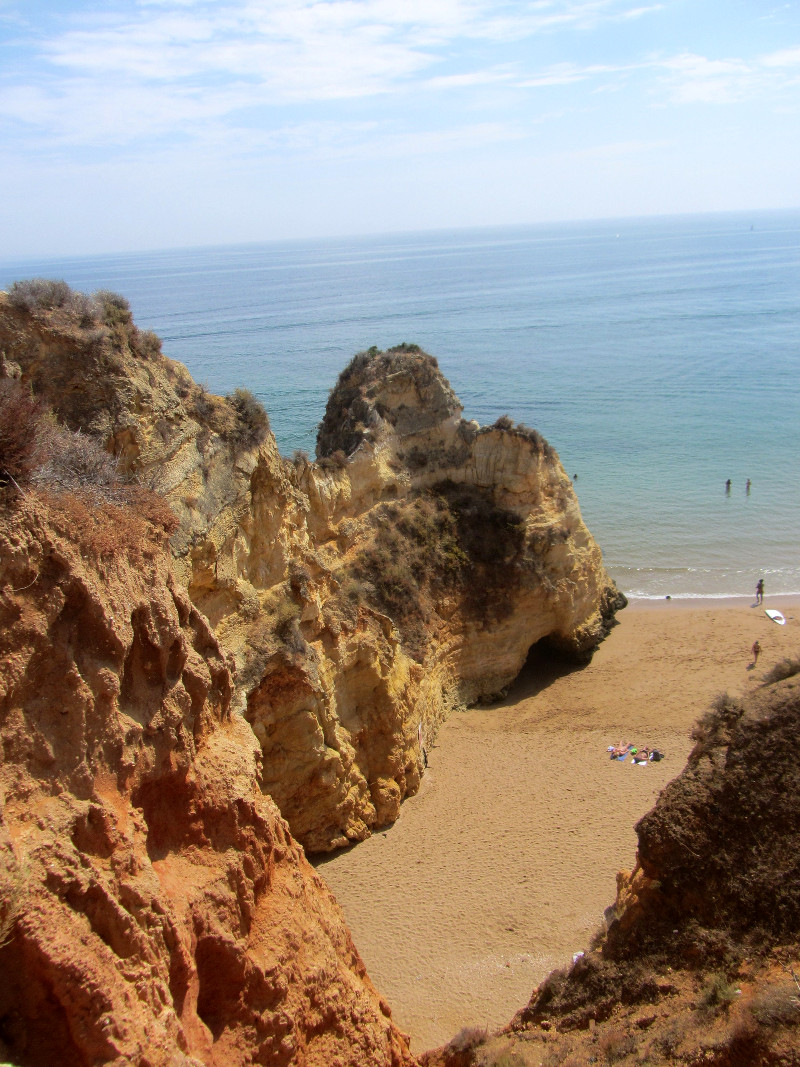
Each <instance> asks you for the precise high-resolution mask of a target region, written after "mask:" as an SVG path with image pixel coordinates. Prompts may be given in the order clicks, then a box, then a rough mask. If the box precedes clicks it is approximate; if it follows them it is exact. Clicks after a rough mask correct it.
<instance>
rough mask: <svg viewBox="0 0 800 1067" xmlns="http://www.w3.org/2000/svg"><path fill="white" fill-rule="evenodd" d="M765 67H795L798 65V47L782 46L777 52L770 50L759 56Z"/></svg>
mask: <svg viewBox="0 0 800 1067" xmlns="http://www.w3.org/2000/svg"><path fill="white" fill-rule="evenodd" d="M761 62H762V63H763V64H764V66H765V67H796V66H800V48H784V49H781V51H779V52H770V53H769V54H768V55H766V56H762V57H761Z"/></svg>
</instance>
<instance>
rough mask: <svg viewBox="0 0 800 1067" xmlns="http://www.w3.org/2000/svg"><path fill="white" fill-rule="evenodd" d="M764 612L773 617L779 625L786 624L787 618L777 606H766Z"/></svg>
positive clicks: (769, 617)
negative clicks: (776, 608)
mask: <svg viewBox="0 0 800 1067" xmlns="http://www.w3.org/2000/svg"><path fill="white" fill-rule="evenodd" d="M764 614H765V615H766V616H767V618H768V619H772V621H773V622H777V624H778V626H785V625H786V619H785V618H784V617H783V615H781V613H780V612H779V611H776V610H775V608H764Z"/></svg>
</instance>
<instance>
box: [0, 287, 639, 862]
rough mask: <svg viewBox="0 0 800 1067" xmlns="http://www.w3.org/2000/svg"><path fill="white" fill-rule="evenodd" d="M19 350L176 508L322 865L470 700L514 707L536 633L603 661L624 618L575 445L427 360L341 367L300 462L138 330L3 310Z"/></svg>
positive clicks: (284, 806) (378, 356)
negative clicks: (570, 470)
mask: <svg viewBox="0 0 800 1067" xmlns="http://www.w3.org/2000/svg"><path fill="white" fill-rule="evenodd" d="M112 327H113V328H112ZM103 331H105V332H103ZM95 335H96V336H95ZM0 348H2V350H3V352H4V368H5V373H6V374H13V375H16V376H19V377H21V378H22V380H23V381H25V382H29V383H30V384H31V385H32V386H33V387H34V389H35V390H36V391H37V392H38V393H39V394H41V395H42V396H44V397H45V398H46V399H47V401H48V402H49V403H50V404H51V405H52V406H53V408H54V410H55V411H56V413H57V414H58V416H59V418H61V419H63V420H64V421H65V422H66V423H67V424H68V425H70V426H71V427H73V428H82V429H84V430H86V431H87V432H91V433H94V434H97V435H98V436H99V437H100V439H102V440H103V442H104V444H105V446H106V447H107V448H108V449H109V450H110V451H112V452H113V453H114V454H116V455H117V456H119V457H120V461H121V464H122V467H123V469H124V470H126V471H128V472H129V473H131V474H132V475H136V476H137V477H139V478H140V479H143V480H144V481H146V482H147V483H148V484H152V485H154V486H156V487H157V488H158V489H159V491H160V492H162V493H163V494H164V495H165V496H166V498H167V500H168V501H169V502H170V505H171V506H172V507H173V509H174V511H175V513H176V515H177V516H178V518H179V520H180V525H179V527H178V529H177V531H176V532H175V533H174V534H173V536H172V549H173V553H174V555H175V561H176V562H175V566H176V571H177V573H178V575H179V576H180V579H181V581H182V583H183V585H184V586H185V588H186V590H187V591H188V594H189V596H190V598H191V600H192V602H193V604H194V605H195V606H196V607H198V608H199V609H200V610H201V611H202V612H203V613H204V614H205V615H206V616H207V618H208V619H209V620H210V622H211V623H212V625H213V627H214V629H215V631H216V634H217V636H218V638H219V639H220V640H221V641H222V643H223V644H224V645H225V647H226V648H228V649H230V650H231V651H232V653H233V655H234V657H235V660H236V664H237V668H238V673H237V687H236V692H235V694H234V706H235V707H236V708H237V710H242V711H243V712H244V715H245V717H246V719H247V721H248V722H250V724H251V725H252V729H253V731H254V733H255V736H256V737H257V738H258V741H259V744H260V746H261V750H262V752H263V758H264V781H265V786H266V789H267V791H268V793H269V795H270V796H272V797H273V799H274V800H275V801H276V803H277V804H278V806H279V808H280V810H281V812H282V813H283V814H284V816H285V817H286V818H287V820H288V821H289V824H290V826H291V828H292V831H293V833H294V834H295V835H296V836H297V838H298V839H299V840H300V841H301V842H302V843H303V844H304V845H305V847H306V848H307V849H310V850H324V849H330V848H336V847H340V846H342V845H344V844H347V843H350V842H353V841H358V840H361V839H363V838H364V837H365V836H367V835H368V834H369V833H370V832H371V830H372V829H373V828H375V827H377V826H382V825H385V824H387V823H390V822H391V821H393V820H394V819H395V818H396V817H397V814H398V812H399V807H400V803H401V801H402V799H403V798H404V797H405V796H407V795H409V794H411V793H413V792H414V791H415V790H416V789H417V788H418V786H419V781H420V776H421V773H422V771H423V753H422V747H423V745H424V744H425V743H426V741H429V740H430V739H431V738H432V737H433V736H434V735H435V731H436V729H437V727H438V724H439V722H440V721H441V720H442V718H443V717H444V716H446V715H447V714H448V713H449V712H450V710H451V709H452V708H453V707H456V706H458V705H459V704H462V703H465V702H473V701H476V700H479V699H482V698H488V697H492V696H495V695H497V694H499V693H501V692H502V691H503V690H504V689H505V688H506V687H507V686H508V685H509V683H510V682H511V681H512V680H513V679H514V677H515V676H516V675H517V673H518V672H519V670H520V668H521V667H522V665H523V664H524V662H525V660H526V657H527V655H528V652H529V650H530V648H531V646H532V645H534V644H536V643H537V642H539V641H546V642H547V643H548V644H549V645H550V646H551V647H552V649H553V651H554V653H558V654H566V655H570V656H574V657H585V656H588V655H590V654H591V651H592V649H593V648H594V647H595V646H596V645H597V643H598V642H599V641H600V640H601V639H602V637H603V635H604V633H605V632H606V629H607V627H608V625H609V624H610V621H611V619H612V618H613V614H614V611H615V610H616V609H617V608H619V607H620V606H621V605H622V604H623V603H624V600H623V599H622V598H621V597H620V596H619V594H618V593H617V591H616V589H615V588H614V586H613V583H611V582H610V580H609V578H608V576H607V575H606V572H605V570H604V568H603V564H602V558H601V554H600V550H599V548H598V547H597V545H596V544H595V543H594V541H593V539H592V538H591V535H590V534H589V532H588V531H587V529H586V527H585V526H584V524H583V522H582V520H581V516H580V511H579V507H578V502H577V499H576V497H575V494H574V492H573V489H572V486H571V484H570V481H569V479H568V477H567V476H566V474H565V472H564V470H563V468H562V466H561V463H560V461H559V459H558V456H557V455H556V453H555V452H554V451H553V450H552V449H551V448H550V447H549V446H548V445H547V444H546V442H544V441H543V439H542V438H541V437H540V436H539V435H538V434H537V433H536V432H535V431H532V430H528V429H526V428H524V427H516V426H514V424H513V423H512V422H511V420H508V419H506V420H500V421H499V422H498V423H497V424H496V425H495V426H493V427H484V428H481V427H479V426H478V425H477V423H472V422H466V421H464V420H463V419H462V418H461V405H460V403H459V401H458V399H457V397H456V396H455V395H454V394H453V392H452V390H451V388H450V386H449V384H448V383H447V381H446V380H445V378H444V377H443V376H442V374H441V372H440V371H439V369H438V367H437V365H436V362H435V360H433V359H432V358H431V357H430V356H427V355H426V354H425V353H423V352H421V351H420V350H419V349H417V348H416V347H415V346H401V348H399V349H395V350H392V351H390V352H387V353H381V352H378V351H376V350H375V351H370V352H369V353H365V354H362V355H360V356H358V357H356V359H354V361H353V362H352V363H351V365H350V367H348V368H347V369H346V370H345V371H344V372H343V374H342V375H341V376H340V379H339V382H338V384H337V386H336V388H335V389H334V391H333V393H332V396H331V400H330V402H329V405H328V409H327V411H326V413H325V418H324V420H323V423H322V425H321V429H320V436H319V445H318V457H317V462H309V461H308V460H306V459H305V458H303V457H302V456H300V457H298V458H297V459H296V460H295V461H293V462H290V461H287V460H284V459H282V458H281V457H280V455H279V453H278V450H277V448H276V445H275V441H274V438H273V437H272V435H271V434H270V433H268V432H266V430H263V432H262V430H261V428H260V427H259V426H258V425H254V424H253V414H252V411H250V410H249V409H248V407H247V405H246V404H244V405H243V404H242V403H238V404H237V402H236V400H237V398H236V396H234V397H233V398H229V399H223V398H216V397H210V396H209V395H208V394H207V393H205V392H204V391H203V390H200V389H199V388H198V387H197V386H196V385H195V384H194V383H193V382H192V381H191V379H190V378H189V376H188V374H187V372H186V371H185V369H184V368H182V367H180V366H179V365H177V364H174V363H171V362H170V361H169V360H166V359H165V358H164V357H163V356H162V355H161V354H160V351H158V349H157V346H155V347H154V345H153V344H152V343H149V344H148V345H143V344H142V342H141V338H140V337H139V336H138V334H137V332H136V330H135V327H134V326H133V324H132V322H130V320H129V319H128V320H127V321H125V322H123V323H122V324H120V323H118V322H117V323H112V326H108V325H106V326H104V327H102V328H101V329H100V330H99V332H98V329H95V330H94V332H93V335H92V337H91V338H90V337H88V336H87V335H86V330H85V329H84V328H83V327H81V326H80V324H79V323H77V322H76V321H74V316H73V318H72V319H70V317H69V314H68V313H67V312H66V311H63V312H49V313H48V314H47V315H38V316H37V315H36V314H31V313H29V312H27V311H25V310H24V309H19V308H16V307H12V306H11V305H10V304H9V302H8V301H7V300H5V299H3V298H0ZM53 365H55V366H56V367H57V372H55V373H54V372H53ZM83 394H85V395H86V399H85V400H81V396H82V395H83Z"/></svg>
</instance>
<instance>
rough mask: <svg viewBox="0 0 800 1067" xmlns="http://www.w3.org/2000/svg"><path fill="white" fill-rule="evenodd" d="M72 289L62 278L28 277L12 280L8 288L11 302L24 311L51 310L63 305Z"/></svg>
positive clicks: (70, 294)
mask: <svg viewBox="0 0 800 1067" xmlns="http://www.w3.org/2000/svg"><path fill="white" fill-rule="evenodd" d="M71 297H72V290H71V289H70V287H69V286H68V285H67V283H66V282H65V281H64V280H63V279H58V280H55V279H50V278H30V279H28V280H26V281H20V282H14V283H13V284H12V285H11V287H10V288H9V290H8V299H9V300H10V301H11V304H12V305H13V306H14V307H16V308H20V309H21V310H24V311H30V312H33V311H52V310H53V309H54V308H59V307H64V306H65V305H66V304H68V303H69V301H70V298H71Z"/></svg>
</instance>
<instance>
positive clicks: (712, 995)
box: [697, 974, 739, 1015]
mask: <svg viewBox="0 0 800 1067" xmlns="http://www.w3.org/2000/svg"><path fill="white" fill-rule="evenodd" d="M738 995H739V991H738V990H737V989H735V988H734V987H733V986H732V985H731V984H730V982H729V981H728V979H727V978H726V977H725V975H724V974H712V975H711V977H710V978H709V979H708V981H707V982H706V984H705V985H704V986H703V989H702V991H701V993H700V1000H699V1001H698V1004H697V1007H698V1009H699V1010H700V1011H701V1012H704V1013H706V1014H709V1015H713V1014H715V1013H716V1012H718V1011H721V1010H722V1009H724V1008H727V1007H728V1006H729V1005H730V1004H732V1003H733V1001H734V1000H736V998H737V996H738Z"/></svg>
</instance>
